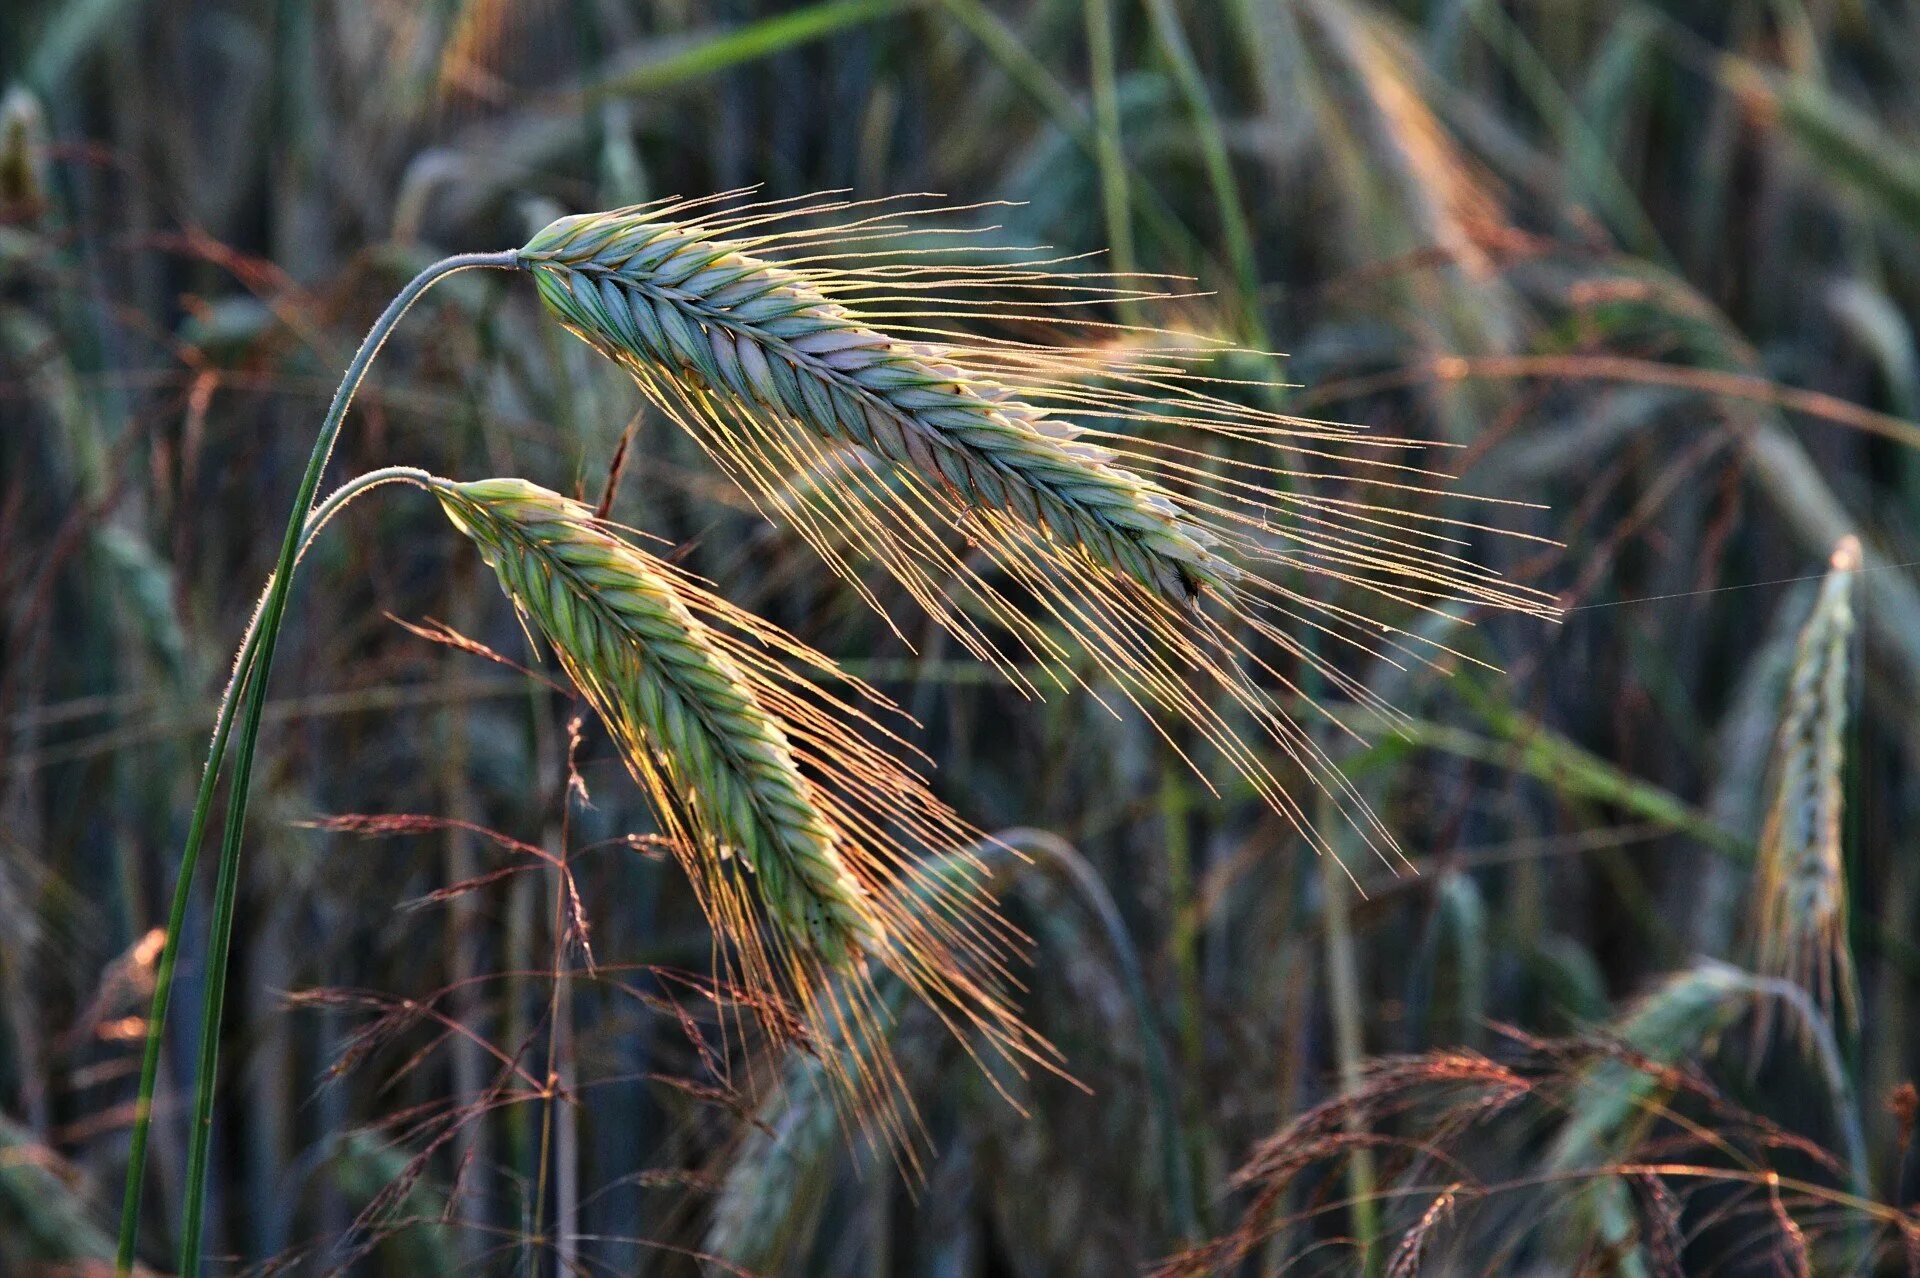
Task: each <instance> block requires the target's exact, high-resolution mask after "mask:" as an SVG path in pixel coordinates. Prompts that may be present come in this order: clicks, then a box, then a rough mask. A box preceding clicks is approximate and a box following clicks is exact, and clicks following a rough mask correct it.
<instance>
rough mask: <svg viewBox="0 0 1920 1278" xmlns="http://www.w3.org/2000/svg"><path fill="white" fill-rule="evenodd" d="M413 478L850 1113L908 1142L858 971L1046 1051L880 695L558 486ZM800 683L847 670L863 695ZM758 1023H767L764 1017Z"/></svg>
mask: <svg viewBox="0 0 1920 1278" xmlns="http://www.w3.org/2000/svg"><path fill="white" fill-rule="evenodd" d="M428 486H429V487H430V488H431V490H432V491H433V492H434V494H435V495H436V496H437V497H438V498H439V499H440V502H441V505H442V506H443V507H444V508H445V510H446V512H447V514H448V515H449V516H450V517H451V518H452V520H453V522H454V524H455V525H456V526H457V527H459V528H460V529H461V531H463V532H464V533H466V534H467V535H468V536H469V537H471V538H472V539H473V541H474V543H475V544H476V545H477V546H478V547H479V549H480V551H481V554H482V556H483V557H484V558H485V559H486V561H487V562H488V563H489V564H490V565H491V566H492V567H493V568H494V570H495V572H496V573H497V574H498V575H499V578H500V582H501V585H502V586H503V588H504V589H505V590H506V593H507V595H508V597H509V598H511V599H512V600H513V602H514V604H515V605H516V607H517V608H518V609H519V610H520V612H521V614H522V616H523V617H525V618H527V619H529V620H530V621H531V622H532V623H533V625H534V626H535V627H536V628H537V629H538V630H539V631H540V632H541V634H542V635H543V636H544V637H545V639H546V641H547V643H548V644H549V645H550V646H551V647H552V648H553V650H554V652H555V654H556V655H557V657H558V659H559V661H560V663H561V665H562V667H563V668H564V669H565V670H566V672H567V675H568V677H569V678H571V679H572V680H573V682H574V684H575V685H576V686H577V687H578V688H579V689H580V691H581V693H582V694H583V695H584V696H585V697H586V699H587V700H588V702H589V703H590V704H591V705H592V706H593V707H594V709H595V711H596V712H597V713H598V715H599V716H600V718H601V719H602V721H603V722H604V723H605V724H606V726H607V728H608V731H609V732H610V734H611V735H612V736H613V738H614V740H615V741H616V742H617V743H618V745H619V746H620V749H621V753H622V755H623V757H624V759H625V761H626V763H627V765H628V767H629V769H630V771H631V772H632V773H633V775H634V777H635V779H636V780H637V781H639V782H640V784H641V785H642V786H643V788H645V789H646V790H647V792H648V794H649V795H650V796H651V798H652V800H653V806H654V808H655V811H656V814H657V816H658V818H659V820H660V822H661V824H662V827H663V828H664V829H665V830H666V832H667V833H668V835H669V837H670V841H671V843H672V844H673V846H674V848H675V850H676V853H677V855H678V857H679V859H680V861H681V863H682V865H683V866H684V868H685V869H686V871H687V874H688V876H689V878H690V879H691V880H692V883H693V885H694V888H695V891H696V892H697V894H698V895H699V898H700V901H701V904H702V907H703V908H704V909H705V911H706V913H707V915H708V917H709V918H710V919H711V920H712V922H713V924H714V927H715V931H716V933H717V934H718V936H719V937H720V938H721V939H722V941H723V942H724V951H723V953H722V956H721V961H722V964H723V967H724V968H725V969H726V973H725V974H726V975H727V976H728V977H729V978H730V979H732V980H735V981H737V982H738V983H739V984H740V985H741V986H742V987H744V988H745V989H747V990H749V991H753V992H756V993H764V994H771V995H775V996H777V998H778V999H779V1000H780V1002H781V1003H783V1004H785V1005H788V1006H792V1007H795V1008H797V1009H798V1012H799V1015H800V1019H801V1021H802V1023H803V1025H804V1027H805V1030H806V1042H807V1043H808V1045H809V1047H810V1050H813V1051H815V1052H817V1053H818V1054H819V1055H820V1057H821V1059H822V1063H823V1066H824V1069H825V1070H826V1072H827V1074H828V1076H829V1079H830V1080H831V1082H832V1083H833V1084H834V1085H835V1086H836V1088H837V1089H838V1094H839V1096H840V1099H841V1100H842V1101H843V1102H844V1103H845V1105H846V1108H847V1111H848V1112H850V1113H851V1114H852V1115H853V1116H854V1117H855V1118H856V1119H857V1120H858V1121H859V1122H861V1123H863V1124H869V1125H870V1129H877V1130H878V1131H879V1132H880V1134H881V1135H882V1136H883V1137H884V1138H885V1139H886V1140H887V1141H889V1142H890V1143H893V1144H895V1145H896V1146H905V1145H908V1144H910V1143H911V1140H910V1138H911V1135H912V1132H911V1130H910V1128H909V1126H908V1120H909V1119H910V1117H911V1107H910V1104H909V1103H908V1102H907V1100H906V1097H905V1095H904V1092H903V1091H902V1090H901V1088H900V1083H899V1078H898V1072H897V1068H896V1067H895V1065H894V1063H893V1060H892V1057H891V1055H890V1053H889V1052H888V1051H887V1050H886V1033H885V1029H886V1024H887V1022H888V1021H890V1020H891V1017H892V1013H891V1011H890V1010H889V1009H888V1007H887V1006H886V1005H885V1004H884V1003H883V1001H882V1000H880V999H879V998H877V997H876V995H875V991H874V985H873V973H874V972H875V971H876V970H884V971H885V972H887V973H891V975H892V977H893V978H894V979H895V980H897V981H898V982H899V983H900V984H901V985H902V986H904V988H905V989H906V990H907V991H910V992H911V993H912V994H913V995H915V996H917V997H919V998H921V999H924V1000H926V1001H927V1002H928V1003H929V1004H930V1005H931V1006H932V1007H933V1008H934V1009H935V1011H937V1012H938V1013H939V1014H940V1015H941V1016H942V1018H943V1019H944V1020H945V1021H946V1022H947V1023H948V1025H949V1026H950V1027H951V1028H953V1029H954V1031H955V1032H956V1033H957V1034H960V1035H961V1036H962V1038H963V1040H964V1041H965V1042H966V1043H967V1045H968V1047H969V1050H974V1049H975V1047H976V1045H982V1046H984V1048H985V1049H986V1051H988V1052H990V1053H992V1054H994V1055H997V1056H998V1057H1000V1058H1001V1059H1003V1060H1004V1061H1006V1062H1007V1063H1008V1064H1009V1065H1011V1066H1012V1067H1013V1068H1015V1069H1019V1068H1021V1067H1022V1065H1023V1064H1025V1063H1041V1064H1043V1065H1045V1066H1046V1067H1048V1068H1053V1067H1055V1061H1056V1057H1055V1055H1054V1054H1053V1052H1052V1049H1051V1048H1049V1047H1047V1046H1046V1045H1045V1044H1044V1043H1042V1042H1041V1041H1040V1040H1038V1039H1037V1038H1035V1037H1033V1036H1032V1035H1030V1034H1029V1033H1028V1032H1027V1031H1026V1029H1025V1028H1024V1027H1023V1026H1022V1025H1021V1024H1020V1021H1019V1019H1018V1017H1017V1015H1016V1014H1015V1013H1014V1011H1013V1010H1012V1009H1011V1007H1009V1006H1008V1004H1007V1002H1006V1000H1005V998H1004V996H1003V994H1002V992H1001V990H1002V987H1003V984H1004V978H1005V970H1006V969H1005V964H1006V962H1007V960H1008V958H1009V957H1010V956H1011V954H1012V953H1013V951H1014V950H1016V949H1017V948H1018V938H1017V936H1016V935H1015V934H1014V933H1013V932H1012V931H1011V929H1010V928H1009V927H1008V926H1007V925H1006V924H1005V923H1004V922H1002V920H1001V919H1000V917H999V915H998V914H997V913H996V912H995V910H994V908H993V906H992V903H991V901H990V899H989V898H988V897H987V896H986V894H985V891H984V882H985V879H984V876H985V873H986V871H985V867H984V866H983V865H981V864H980V862H979V861H978V859H977V858H967V864H965V865H957V863H956V859H955V857H954V856H953V855H951V852H952V850H953V849H956V848H959V849H965V848H970V847H973V846H974V845H975V844H976V843H977V842H978V841H979V839H980V838H981V836H980V835H979V833H978V832H977V831H975V830H973V829H972V828H970V827H969V826H968V825H967V824H966V823H965V822H964V821H962V820H961V819H960V818H959V817H958V816H957V815H955V814H954V812H953V811H952V810H951V809H949V808H948V807H946V806H945V805H944V804H942V803H941V802H940V801H939V800H938V799H936V798H935V797H934V796H933V795H932V794H931V793H930V792H929V791H928V790H927V788H926V785H925V783H924V781H923V780H922V779H921V777H920V776H918V775H917V774H916V773H915V772H914V771H912V769H911V768H909V767H908V766H907V765H906V764H904V763H902V762H901V761H900V760H899V759H898V758H897V757H896V755H897V754H898V753H900V752H903V751H905V750H908V749H909V748H910V747H908V746H907V745H906V743H905V742H903V741H901V740H900V739H899V738H898V737H896V736H894V735H893V734H891V733H890V732H888V731H887V730H886V729H885V727H884V724H883V723H882V720H881V718H880V716H881V715H883V714H886V713H888V712H890V711H891V707H890V706H889V705H888V703H887V702H886V701H885V700H884V698H882V697H881V696H880V694H879V693H877V692H875V691H874V690H872V689H871V688H868V687H866V686H865V685H863V684H860V683H859V682H858V681H855V680H852V679H851V678H850V677H849V676H847V675H845V673H844V672H841V671H839V670H838V668H837V667H835V666H834V665H833V664H832V663H831V662H830V661H828V660H827V658H825V657H823V656H821V655H820V654H818V653H816V652H813V651H811V650H810V649H807V648H806V647H804V646H802V645H801V644H800V643H799V642H798V641H796V640H794V639H792V638H791V637H790V636H788V635H786V634H785V633H784V632H782V631H780V630H778V629H777V628H775V627H773V626H771V625H769V624H767V623H765V622H762V621H760V620H759V619H757V618H755V617H753V616H751V615H750V614H747V613H744V612H741V611H739V610H738V609H735V608H733V607H732V606H731V605H729V604H727V603H726V602H725V601H724V600H722V599H720V598H719V597H717V596H715V595H713V594H712V593H710V592H709V591H708V590H706V589H705V588H704V587H703V586H701V585H700V583H698V582H697V581H696V580H695V579H693V578H692V577H690V576H688V575H686V574H684V573H682V572H680V571H679V570H678V569H675V568H673V567H672V566H670V565H668V564H666V563H664V562H662V561H660V560H658V559H656V558H654V557H652V556H650V555H647V554H646V553H644V552H643V551H641V550H640V549H639V548H638V547H636V546H634V545H632V544H631V543H629V542H627V541H625V540H623V539H622V538H620V537H618V536H616V535H615V534H614V533H613V532H612V531H611V530H610V529H609V528H608V527H607V526H605V525H603V524H602V523H600V522H599V521H597V520H596V519H595V518H594V517H593V515H592V513H591V512H590V511H589V510H588V509H587V508H586V507H584V506H582V505H580V504H579V503H577V502H573V501H569V500H568V499H566V498H564V497H561V496H560V495H559V494H557V493H553V492H550V491H548V490H546V489H544V488H541V487H539V486H537V485H535V484H532V483H529V482H527V481H525V480H521V479H487V480H479V481H475V482H471V483H455V482H452V481H449V480H441V479H434V480H430V481H428ZM809 676H811V677H809ZM815 679H820V680H828V679H832V680H841V681H845V682H847V683H849V684H851V685H852V686H853V687H854V689H855V691H856V695H857V696H859V697H861V698H862V700H863V701H864V702H865V703H866V704H864V705H855V704H852V703H850V702H847V701H844V700H842V699H840V698H839V697H837V696H835V695H833V694H831V693H829V692H827V691H825V690H823V689H822V688H821V687H820V686H818V684H817V683H816V682H815V681H814V680H815ZM876 736H878V737H880V738H881V740H880V741H876V740H875V739H874V738H875V737H876ZM935 854H941V855H940V859H939V862H938V867H937V871H936V870H935V869H932V868H929V866H931V865H932V864H933V860H932V858H933V857H934V856H935ZM757 1001H760V1000H749V1002H750V1004H751V1003H754V1002H757ZM767 1006H768V1007H771V1003H770V1002H769V1003H768V1004H767ZM763 1020H764V1022H765V1023H766V1024H767V1025H768V1027H769V1028H770V1029H772V1030H773V1031H774V1032H775V1033H776V1034H778V1033H779V1032H780V1030H781V1017H780V1015H778V1014H770V1015H768V1016H767V1017H764V1018H763Z"/></svg>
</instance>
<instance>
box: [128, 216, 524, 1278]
mask: <svg viewBox="0 0 1920 1278" xmlns="http://www.w3.org/2000/svg"><path fill="white" fill-rule="evenodd" d="M518 261H519V258H518V254H516V253H514V252H505V253H472V254H464V255H461V256H457V257H449V258H445V259H443V260H441V261H439V262H436V263H434V264H433V265H432V266H429V267H428V268H427V269H426V270H424V271H422V272H421V273H420V274H419V275H417V276H415V277H414V278H413V280H412V281H410V282H409V283H408V284H407V286H406V287H405V288H403V289H401V290H400V292H399V294H397V295H396V296H395V297H394V299H393V300H392V301H391V302H389V303H388V304H387V308H386V310H385V311H383V312H382V313H381V315H380V318H379V319H378V320H376V321H375V322H374V325H373V328H372V329H371V330H370V331H369V332H368V333H367V336H366V338H365V340H364V341H362V342H361V344H360V349H359V350H358V351H357V352H356V353H355V355H354V357H353V362H352V363H351V364H349V365H348V366H347V371H346V374H345V375H344V376H343V377H342V378H341V381H340V388H339V390H337V391H335V392H334V397H333V403H332V404H331V405H329V406H328V409H327V416H326V420H325V422H324V423H323V424H322V426H321V428H320V436H319V438H318V439H316V440H315V441H314V446H313V453H312V455H311V457H309V458H308V461H307V469H306V474H305V475H304V476H303V477H302V478H301V482H300V489H299V492H298V495H297V496H296V497H295V499H294V504H293V513H292V516H291V518H290V519H289V520H288V522H287V531H286V535H285V537H284V538H283V539H282V541H281V546H280V557H279V560H278V563H277V564H276V566H275V568H274V573H273V576H272V577H271V578H270V579H269V580H268V583H267V588H266V592H265V595H264V596H263V598H262V599H261V602H260V606H259V608H258V610H257V611H256V612H255V614H254V617H253V620H252V621H251V623H250V624H249V625H248V628H247V634H246V637H245V639H244V640H243V641H242V643H241V647H240V656H239V658H238V660H237V661H236V662H235V664H234V672H233V677H232V678H231V679H230V680H229V681H228V684H227V688H226V691H225V692H224V693H223V694H222V696H221V701H220V711H219V715H218V718H217V719H216V721H215V725H214V733H213V740H212V743H211V744H210V745H209V747H208V750H207V763H206V768H205V770H204V771H203V773H202V775H201V779H200V789H199V792H198V794H197V795H196V796H195V799H194V806H193V816H192V819H191V821H190V822H189V824H188V829H187V841H186V846H185V847H184V849H183V850H182V852H181V857H180V871H179V875H178V878H177V881H176V882H175V884H174V894H173V904H172V907H171V909H170V911H169V913H168V920H167V936H166V942H165V945H164V947H163V948H162V950H161V953H160V960H159V963H158V965H157V967H156V969H155V977H154V990H153V1002H152V1006H151V1008H150V1009H149V1012H148V1017H147V1042H146V1050H145V1054H144V1056H143V1058H142V1062H141V1069H140V1091H139V1096H138V1099H137V1100H136V1102H135V1110H134V1130H133V1141H132V1146H131V1149H130V1151H129V1161H128V1166H127V1187H126V1195H125V1197H124V1199H123V1201H122V1207H121V1216H120V1240H119V1249H118V1252H117V1256H116V1262H115V1273H116V1274H117V1275H122V1276H124V1275H126V1274H129V1273H131V1272H132V1270H133V1261H134V1251H135V1247H136V1243H137V1240H138V1237H139V1228H140V1203H141V1193H142V1187H143V1182H144V1179H145V1174H146V1150H147V1138H148V1135H149V1131H150V1127H151V1123H152V1116H153V1093H154V1087H155V1084H156V1081H157V1079H158V1075H159V1067H160V1050H161V1042H162V1038H163V1035H164V1032H165V1026H166V1016H167V1010H168V1005H169V1003H170V1002H171V999H172V995H173V978H174V966H175V964H176V962H177V961H178V957H179V944H180V933H181V929H182V927H183V926H184V924H185V921H186V911H187V901H188V899H189V897H190V895H191V892H192V882H193V871H194V867H195V864H196V862H197V861H198V859H199V853H200V842H201V839H202V838H203V837H204V836H205V833H206V826H207V816H208V814H209V813H210V812H211V810H212V807H213V797H214V790H215V788H216V787H217V785H218V783H219V777H220V771H221V767H222V764H223V763H224V761H225V758H226V752H227V745H228V740H229V736H230V733H231V730H232V727H233V721H234V716H235V712H236V710H237V709H239V708H240V704H241V701H242V699H243V698H244V701H245V717H244V719H243V720H242V723H241V731H240V740H239V748H238V752H237V756H236V758H237V762H236V765H235V770H234V776H233V785H232V790H231V793H230V795H229V799H228V804H227V826H226V830H225V832H224V838H223V843H222V847H221V864H220V875H219V880H218V882H217V884H216V886H215V901H214V919H213V938H212V944H211V946H210V948H209V951H208V970H207V1000H206V1006H205V1008H204V1009H203V1011H202V1015H201V1035H200V1058H199V1064H198V1067H197V1070H196V1081H195V1104H194V1126H193V1131H192V1137H191V1145H190V1151H189V1157H188V1164H187V1205H186V1219H185V1222H184V1224H183V1226H182V1233H181V1247H180V1258H181V1259H180V1273H181V1274H182V1275H185V1276H187V1278H192V1276H193V1275H196V1274H197V1273H198V1271H199V1264H200V1226H201V1216H202V1213H203V1210H204V1207H205V1202H206V1170H207V1166H206V1164H207V1148H208V1137H209V1134H210V1132H211V1128H212V1122H213V1091H214V1077H213V1076H214V1073H215V1071H216V1067H217V1063H218V1055H219V1025H220V1014H221V1011H222V1008H223V1005H224V1002H225V998H226V960H227V954H228V951H229V948H230V942H231V939H232V928H233V907H234V899H235V897H236V895H237V892H238V885H239V855H240V838H241V833H242V826H243V825H244V823H245V817H246V806H247V795H248V789H249V781H250V773H251V768H252V764H253V753H254V746H255V743H256V742H257V741H258V739H259V734H260V719H261V714H262V712H263V711H264V709H265V705H266V683H267V673H268V671H269V670H270V669H271V667H272V663H273V652H274V647H275V645H276V643H277V641H278V639H279V631H280V623H281V620H282V618H283V617H284V615H285V612H286V601H287V593H288V590H289V588H290V586H291V584H292V580H293V570H294V567H295V565H296V564H297V562H298V560H299V557H300V553H301V550H302V548H303V547H304V546H305V544H306V542H307V540H308V537H309V535H310V533H309V530H308V523H309V519H308V515H309V511H311V509H312V506H313V499H314V494H315V493H316V492H317V491H318V490H319V487H320V479H321V476H322V475H323V474H324V473H325V471H326V467H327V462H328V460H329V459H330V458H331V457H332V455H333V445H334V442H335V441H336V440H337V439H338V438H339V435H340V427H341V424H342V423H343V422H344V421H345V419H346V415H347V407H348V405H349V404H351V403H352V401H353V396H354V392H355V391H357V390H358V389H359V387H360V383H361V382H362V381H363V380H364V379H365V377H366V374H367V369H368V367H369V366H370V365H371V364H372V363H373V360H374V357H375V356H377V355H378V354H379V352H380V348H381V347H382V346H383V345H384V344H385V343H386V340H387V337H388V335H389V334H390V333H392V331H393V328H394V326H395V325H396V324H397V323H398V322H399V320H400V317H401V316H402V315H404V314H406V312H407V310H408V308H409V307H411V306H412V305H413V303H414V302H415V301H416V300H418V298H419V297H420V295H421V294H422V293H424V292H425V291H426V290H427V289H428V288H429V287H431V286H432V285H433V284H434V283H436V282H438V281H439V280H442V279H444V278H446V277H447V276H449V275H452V274H455V273H457V272H459V271H464V270H471V269H474V268H477V267H496V268H511V267H514V266H516V265H518ZM387 478H388V479H397V478H400V476H397V475H388V476H387ZM358 491H364V488H362V489H359V490H358ZM341 500H342V499H341V496H340V494H335V500H334V501H329V502H328V503H327V507H326V508H323V511H315V512H313V514H314V515H316V516H320V518H319V519H318V522H317V523H316V524H315V527H314V529H313V531H317V530H318V527H319V525H321V524H324V523H325V520H326V518H330V517H331V514H332V512H333V511H335V510H338V508H339V505H338V503H339V502H340V501H341Z"/></svg>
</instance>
